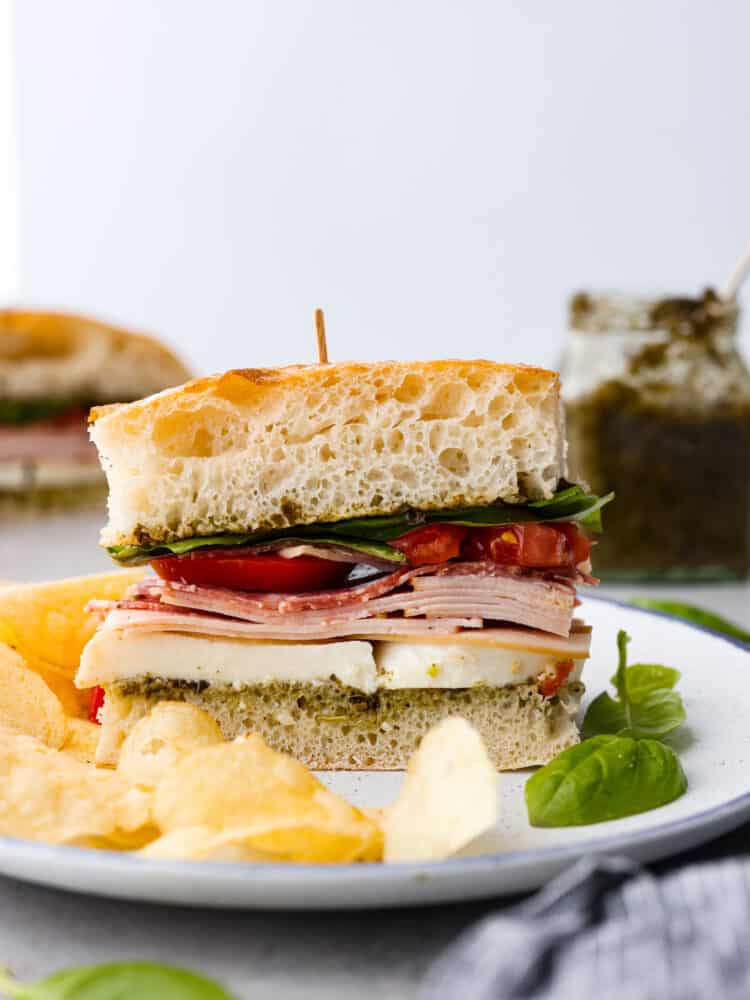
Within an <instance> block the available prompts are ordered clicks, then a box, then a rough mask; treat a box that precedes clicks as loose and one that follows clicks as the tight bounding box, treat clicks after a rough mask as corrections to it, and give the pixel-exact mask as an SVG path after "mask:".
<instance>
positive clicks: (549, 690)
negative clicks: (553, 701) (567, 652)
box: [539, 660, 573, 698]
mask: <svg viewBox="0 0 750 1000" xmlns="http://www.w3.org/2000/svg"><path fill="white" fill-rule="evenodd" d="M572 670H573V661H572V660H558V662H557V663H556V664H555V665H554V667H553V668H552V670H551V671H549V672H547V673H544V674H542V676H541V677H540V678H539V693H540V694H541V695H543V696H544V697H545V698H551V697H552V696H553V695H555V694H557V692H558V691H559V690H560V688H561V687H562V686H563V684H564V683H565V682H566V681H567V679H568V677H570V674H571V672H572Z"/></svg>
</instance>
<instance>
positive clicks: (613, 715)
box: [581, 631, 686, 740]
mask: <svg viewBox="0 0 750 1000" xmlns="http://www.w3.org/2000/svg"><path fill="white" fill-rule="evenodd" d="M629 641H630V640H629V636H628V635H627V633H625V632H623V631H620V632H619V633H618V636H617V648H618V654H619V658H618V665H617V672H616V673H615V675H614V677H613V678H612V683H613V684H614V686H615V688H616V690H617V697H616V698H613V697H612V696H611V695H610V694H608V693H607V692H606V691H605V692H603V693H602V694H600V695H599V696H598V697H597V698H595V699H594V700H593V701H592V702H591V704H590V705H589V707H588V710H587V712H586V716H585V718H584V720H583V726H582V729H581V733H582V736H583V738H584V740H586V739H590V738H591V737H592V736H597V735H600V734H609V735H612V736H615V735H620V736H633V737H637V738H655V739H661V738H662V737H664V736H667V735H668V734H669V733H671V732H674V730H675V729H677V728H678V727H679V726H681V725H682V723H683V722H684V721H685V718H686V716H685V707H684V705H683V704H682V698H681V697H680V695H679V694H678V693H677V692H676V691H674V690H673V688H674V686H675V684H676V683H677V681H678V680H679V677H680V672H679V671H678V670H674V669H673V668H672V667H663V666H661V665H660V664H656V663H634V664H633V665H632V666H628V665H627V644H628V642H629Z"/></svg>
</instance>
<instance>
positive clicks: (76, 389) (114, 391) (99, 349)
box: [0, 309, 190, 403]
mask: <svg viewBox="0 0 750 1000" xmlns="http://www.w3.org/2000/svg"><path fill="white" fill-rule="evenodd" d="M187 378H190V372H189V371H188V369H187V368H186V367H185V365H184V364H183V363H182V362H181V361H180V359H179V358H178V357H177V356H176V355H175V354H173V353H172V351H170V350H169V349H168V348H166V347H165V346H164V345H163V344H161V343H159V341H158V340H154V339H153V338H151V337H147V336H145V335H144V334H140V333H130V332H129V331H128V330H123V329H119V328H118V327H115V326H110V325H109V324H107V323H101V322H99V321H98V320H94V319H89V318H87V317H85V316H76V315H73V314H69V313H55V312H20V311H14V310H10V309H6V310H0V398H2V399H23V400H29V399H71V400H80V401H81V402H88V403H92V402H110V401H114V400H130V399H139V398H140V397H141V396H147V395H149V394H150V393H152V392H158V390H159V389H164V388H165V387H166V386H170V385H178V384H179V383H180V382H184V381H185V379H187Z"/></svg>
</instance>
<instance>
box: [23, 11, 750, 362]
mask: <svg viewBox="0 0 750 1000" xmlns="http://www.w3.org/2000/svg"><path fill="white" fill-rule="evenodd" d="M14 36H15V60H16V72H17V91H18V113H17V122H18V128H19V141H18V157H19V170H18V176H19V187H20V209H19V213H18V214H19V245H20V279H19V282H18V287H17V295H16V298H17V299H20V300H22V301H25V302H28V303H33V304H48V305H56V306H69V307H73V308H78V309H84V310H90V311H94V312H96V313H100V314H103V315H104V316H107V317H110V318H112V319H116V320H121V321H123V322H126V323H130V324H134V325H139V326H143V327H144V328H150V329H153V330H155V331H157V332H160V333H161V334H162V335H164V336H166V337H167V338H168V339H170V340H171V341H172V342H173V343H175V344H177V345H179V346H181V347H182V349H183V351H184V352H185V353H186V355H187V356H188V357H189V358H190V359H191V360H192V362H193V363H194V364H195V366H196V367H197V368H199V369H212V370H215V369H218V368H223V367H228V366H230V365H256V364H276V363H286V362H291V361H296V360H303V359H310V358H312V356H313V332H312V331H313V326H312V314H313V309H314V307H315V306H317V305H322V306H323V307H324V308H325V309H326V315H327V320H328V328H329V343H330V349H331V353H332V355H333V357H334V358H341V357H362V358H376V357H386V356H390V357H415V356H420V355H432V356H436V355H457V354H458V355H464V356H474V355H485V356H488V357H493V358H497V359H504V360H505V359H507V360H527V361H532V362H542V363H550V362H554V360H555V358H556V356H557V353H558V349H559V344H560V337H561V332H562V329H563V326H564V302H565V299H566V297H567V295H568V293H569V292H570V290H571V289H573V288H575V287H578V286H580V285H589V286H615V285H617V286H627V287H631V288H647V289H653V290H664V289H667V290H678V291H683V292H689V291H694V290H698V289H699V288H701V287H702V286H704V285H705V284H706V283H708V282H718V281H721V280H722V279H723V278H724V276H725V272H727V271H728V270H730V269H731V266H732V264H733V260H734V258H735V257H736V256H737V255H738V254H739V252H740V251H741V250H742V248H743V246H744V244H745V243H746V242H747V240H748V239H750V211H748V178H750V169H749V168H750V163H749V162H748V161H749V159H750V140H749V139H748V135H750V129H749V126H750V103H749V102H748V93H747V91H748V88H747V82H748V73H747V65H748V57H747V44H748V38H749V37H750V5H749V4H747V3H746V2H744V0H736V2H732V0H717V2H716V3H713V4H710V5H709V4H706V3H692V2H688V0H682V2H681V0H659V2H657V3H654V2H653V0H628V3H623V2H621V0H589V2H582V0H578V2H576V0H570V2H568V3H560V2H559V0H534V2H533V3H528V2H526V3H524V2H522V0H516V2H511V0H505V2H501V0H486V2H484V0H466V2H463V3H460V2H448V0H406V2H405V0H367V2H364V0H360V2H355V0H247V2H242V0H236V2H232V0H213V2H210V0H203V2H197V0H193V2H186V0H159V2H158V3H154V2H153V0H126V2H123V0H65V2H59V0H18V2H16V4H15V32H14ZM6 221H8V220H6Z"/></svg>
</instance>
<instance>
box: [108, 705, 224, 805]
mask: <svg viewBox="0 0 750 1000" xmlns="http://www.w3.org/2000/svg"><path fill="white" fill-rule="evenodd" d="M223 742H224V738H223V736H222V735H221V729H219V726H218V723H217V722H216V720H215V719H214V718H213V716H211V715H209V714H208V712H204V711H203V709H201V708H198V707H197V706H195V705H190V704H188V703H187V702H184V701H162V702H159V703H158V704H157V705H155V706H154V708H152V709H151V711H150V712H149V714H148V715H147V716H145V717H144V718H143V719H140V720H139V721H138V722H137V723H136V724H135V726H133V728H132V729H131V730H130V732H129V733H128V735H127V737H126V738H125V742H124V743H123V745H122V750H121V751H120V759H119V762H118V765H117V770H118V772H119V773H120V774H121V775H122V776H123V777H124V778H125V779H126V780H128V781H130V782H132V783H133V784H137V785H144V786H146V787H148V788H154V787H156V785H157V784H158V783H159V781H160V779H161V778H162V776H163V775H164V773H165V772H166V770H167V769H168V768H169V767H171V766H172V765H173V764H176V763H177V761H179V760H181V759H182V758H183V757H184V756H185V755H186V754H188V753H190V752H191V751H192V750H197V749H198V748H199V747H205V746H212V745H213V744H215V743H223Z"/></svg>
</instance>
